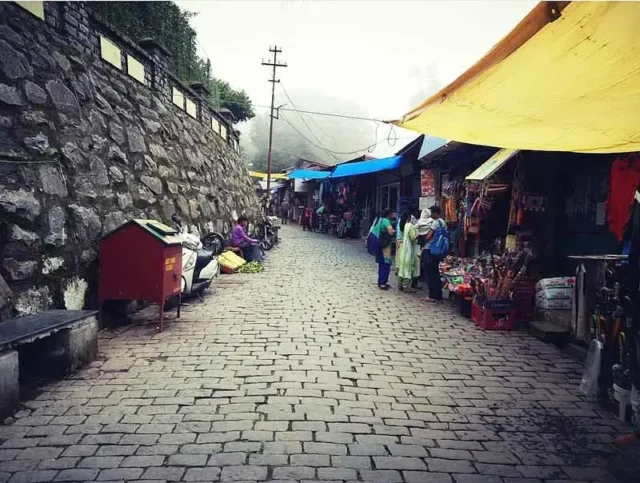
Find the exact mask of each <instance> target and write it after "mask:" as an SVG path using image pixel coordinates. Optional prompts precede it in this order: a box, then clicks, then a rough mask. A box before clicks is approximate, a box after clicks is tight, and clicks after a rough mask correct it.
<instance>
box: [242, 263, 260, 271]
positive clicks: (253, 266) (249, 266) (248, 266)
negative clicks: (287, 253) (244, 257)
mask: <svg viewBox="0 0 640 483" xmlns="http://www.w3.org/2000/svg"><path fill="white" fill-rule="evenodd" d="M263 271H264V267H263V266H262V264H261V263H260V262H249V263H245V264H244V265H242V266H241V267H240V268H239V269H238V273H260V272H263Z"/></svg>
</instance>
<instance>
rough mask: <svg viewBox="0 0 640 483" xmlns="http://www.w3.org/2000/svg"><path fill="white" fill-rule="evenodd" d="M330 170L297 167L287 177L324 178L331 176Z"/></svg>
mask: <svg viewBox="0 0 640 483" xmlns="http://www.w3.org/2000/svg"><path fill="white" fill-rule="evenodd" d="M329 174H330V172H329V171H315V170H313V169H296V170H294V171H291V172H290V173H289V174H288V175H287V178H289V179H324V178H326V177H327V176H329Z"/></svg>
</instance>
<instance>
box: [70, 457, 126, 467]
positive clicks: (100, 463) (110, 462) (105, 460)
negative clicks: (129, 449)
mask: <svg viewBox="0 0 640 483" xmlns="http://www.w3.org/2000/svg"><path fill="white" fill-rule="evenodd" d="M123 459H124V457H122V456H87V457H86V458H83V459H82V460H80V463H78V468H117V467H118V466H120V463H122V460H123Z"/></svg>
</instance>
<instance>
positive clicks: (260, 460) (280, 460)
mask: <svg viewBox="0 0 640 483" xmlns="http://www.w3.org/2000/svg"><path fill="white" fill-rule="evenodd" d="M298 456H300V457H303V456H306V455H291V458H294V457H298ZM309 456H312V455H309ZM287 461H289V456H288V455H281V454H250V455H249V464H250V465H252V466H285V465H286V464H287ZM292 464H293V463H292ZM302 466H312V465H310V464H308V463H307V464H303V465H302Z"/></svg>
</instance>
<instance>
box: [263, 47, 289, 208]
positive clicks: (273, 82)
mask: <svg viewBox="0 0 640 483" xmlns="http://www.w3.org/2000/svg"><path fill="white" fill-rule="evenodd" d="M269 52H271V53H273V61H272V62H265V61H264V60H263V61H262V65H267V66H269V67H272V68H273V73H272V75H271V79H269V82H271V114H270V115H269V117H270V119H269V151H268V154H267V199H269V198H270V197H271V146H272V143H273V120H274V119H277V118H278V117H277V115H274V112H275V111H276V110H277V109H276V108H274V103H275V100H276V82H280V79H276V69H277V68H278V67H286V66H287V64H286V62H285V63H282V64H279V63H278V54H280V53H282V48H278V46H277V45H276V46H274V47H269Z"/></svg>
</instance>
